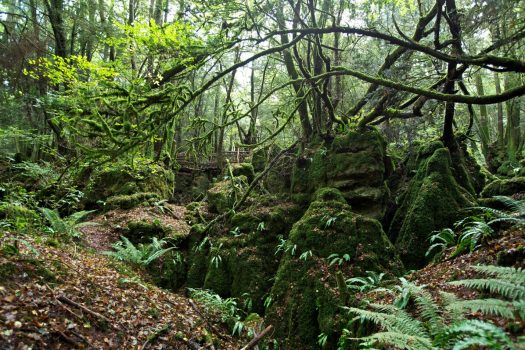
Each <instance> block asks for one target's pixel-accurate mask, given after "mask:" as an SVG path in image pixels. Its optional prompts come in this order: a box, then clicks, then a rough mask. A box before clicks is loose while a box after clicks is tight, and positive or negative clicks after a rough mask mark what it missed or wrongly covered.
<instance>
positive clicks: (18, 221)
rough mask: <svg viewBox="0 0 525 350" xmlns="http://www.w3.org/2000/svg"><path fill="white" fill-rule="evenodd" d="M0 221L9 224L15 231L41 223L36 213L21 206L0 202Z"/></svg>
mask: <svg viewBox="0 0 525 350" xmlns="http://www.w3.org/2000/svg"><path fill="white" fill-rule="evenodd" d="M0 220H6V221H8V222H11V223H12V224H13V225H14V227H16V228H17V230H23V229H26V228H32V227H36V226H38V225H39V224H40V223H41V218H40V215H38V213H37V212H36V211H34V210H32V209H29V208H27V207H24V206H22V205H18V204H13V203H1V202H0Z"/></svg>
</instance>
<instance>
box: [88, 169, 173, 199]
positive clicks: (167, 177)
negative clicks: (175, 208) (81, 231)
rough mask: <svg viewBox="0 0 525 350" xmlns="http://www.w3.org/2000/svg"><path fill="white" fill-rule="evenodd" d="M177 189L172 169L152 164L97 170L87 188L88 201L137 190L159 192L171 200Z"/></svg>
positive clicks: (163, 197)
mask: <svg viewBox="0 0 525 350" xmlns="http://www.w3.org/2000/svg"><path fill="white" fill-rule="evenodd" d="M174 188H175V175H174V173H173V171H171V170H169V169H164V168H163V167H162V166H160V165H157V164H152V163H138V162H137V164H134V166H131V165H129V164H124V163H115V164H111V166H106V167H102V168H100V169H98V168H97V169H94V170H93V171H92V172H91V174H90V175H89V180H88V182H87V185H86V187H85V189H84V192H85V193H86V197H85V199H86V201H87V203H88V204H96V203H97V202H98V201H104V200H106V199H107V198H109V197H112V196H118V195H132V194H135V193H156V194H157V195H158V196H159V197H160V198H162V199H170V198H171V197H172V196H173V191H174Z"/></svg>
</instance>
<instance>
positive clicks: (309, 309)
mask: <svg viewBox="0 0 525 350" xmlns="http://www.w3.org/2000/svg"><path fill="white" fill-rule="evenodd" d="M285 245H286V247H284V248H283V249H284V250H285V251H286V253H285V254H284V255H283V257H282V259H281V261H280V264H279V269H278V271H277V274H276V277H275V283H274V285H273V287H272V290H271V298H272V301H273V302H272V305H271V306H270V308H269V310H268V313H267V316H266V319H267V320H268V322H269V323H271V324H273V325H274V326H275V332H276V333H275V335H276V338H277V339H281V340H282V341H283V344H282V345H283V348H285V349H298V348H300V349H315V348H317V345H316V344H317V336H318V335H319V334H320V333H325V334H326V335H328V339H329V342H331V345H333V346H335V345H334V342H335V340H336V339H337V336H338V332H340V331H341V328H342V326H343V319H344V316H345V315H342V313H341V309H340V306H341V305H342V304H344V303H345V301H346V300H344V297H343V296H342V295H341V293H340V289H339V288H338V284H337V278H336V275H337V274H338V273H343V274H344V276H345V277H346V278H348V277H350V276H359V275H364V274H365V271H366V270H373V271H385V272H387V273H399V272H401V270H402V264H401V262H400V260H399V258H398V257H397V255H396V252H395V248H394V246H393V245H392V244H391V243H390V241H389V240H388V238H387V237H386V234H385V233H384V232H383V230H382V228H381V225H380V224H379V222H378V221H377V220H374V219H371V218H368V217H366V216H362V215H359V214H356V213H353V212H352V211H351V207H350V206H349V205H348V204H347V203H346V200H345V198H344V195H343V194H342V193H341V192H340V191H338V190H337V189H333V188H332V189H321V190H319V191H318V192H317V194H316V195H315V197H314V201H313V202H312V203H311V204H310V206H309V208H308V210H307V211H306V213H305V214H304V215H303V217H302V218H301V219H300V220H299V221H298V222H297V223H295V224H294V226H293V228H292V230H291V232H290V235H289V237H288V240H287V241H286V243H285ZM331 254H338V255H339V256H341V257H342V256H343V255H344V254H349V255H350V257H351V260H350V261H349V262H345V263H344V264H343V265H341V266H339V265H337V264H334V265H332V266H330V265H329V263H330V261H329V260H328V257H329V256H330V255H331Z"/></svg>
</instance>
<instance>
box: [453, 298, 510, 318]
mask: <svg viewBox="0 0 525 350" xmlns="http://www.w3.org/2000/svg"><path fill="white" fill-rule="evenodd" d="M465 310H470V311H472V312H481V313H482V314H484V315H494V316H500V317H504V318H507V319H511V320H513V319H514V318H515V316H514V308H513V304H512V303H509V302H508V301H504V300H500V299H474V300H459V301H457V302H455V303H452V304H450V305H448V306H447V311H450V312H455V311H457V312H465Z"/></svg>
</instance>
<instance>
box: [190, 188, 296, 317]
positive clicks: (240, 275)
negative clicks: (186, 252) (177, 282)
mask: <svg viewBox="0 0 525 350" xmlns="http://www.w3.org/2000/svg"><path fill="white" fill-rule="evenodd" d="M302 212H303V209H302V207H301V206H299V205H297V204H294V203H291V202H282V201H280V202H279V201H278V200H277V199H276V198H273V197H267V198H266V197H264V198H263V197H261V198H259V199H258V200H257V203H256V204H254V205H253V206H251V207H248V208H246V209H244V210H243V211H240V212H238V213H236V214H235V215H233V217H232V218H231V219H230V222H229V224H228V226H229V231H230V233H229V234H228V235H227V236H220V237H207V238H203V237H202V236H200V235H199V233H198V231H199V229H200V227H201V225H196V226H194V227H193V228H192V232H193V233H192V237H194V240H193V243H191V247H192V248H191V250H192V253H191V258H190V259H191V262H190V265H189V271H188V282H187V284H188V286H189V287H198V288H202V287H204V288H207V289H211V290H213V291H214V292H216V293H219V294H220V295H221V296H223V297H228V296H233V297H236V298H238V299H239V300H240V301H241V302H244V301H246V300H247V299H248V298H249V299H250V300H251V304H252V305H253V310H254V311H256V312H258V313H260V314H262V313H263V312H264V306H263V303H264V298H265V297H266V296H267V295H268V293H269V291H270V288H271V287H272V284H273V278H274V276H275V273H276V271H277V267H278V264H279V258H280V254H276V251H277V246H278V244H279V242H280V238H281V237H286V236H287V234H288V232H289V230H290V228H291V226H292V225H293V223H294V222H295V221H296V220H298V219H299V218H300V216H301V215H302ZM199 239H200V240H199Z"/></svg>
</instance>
